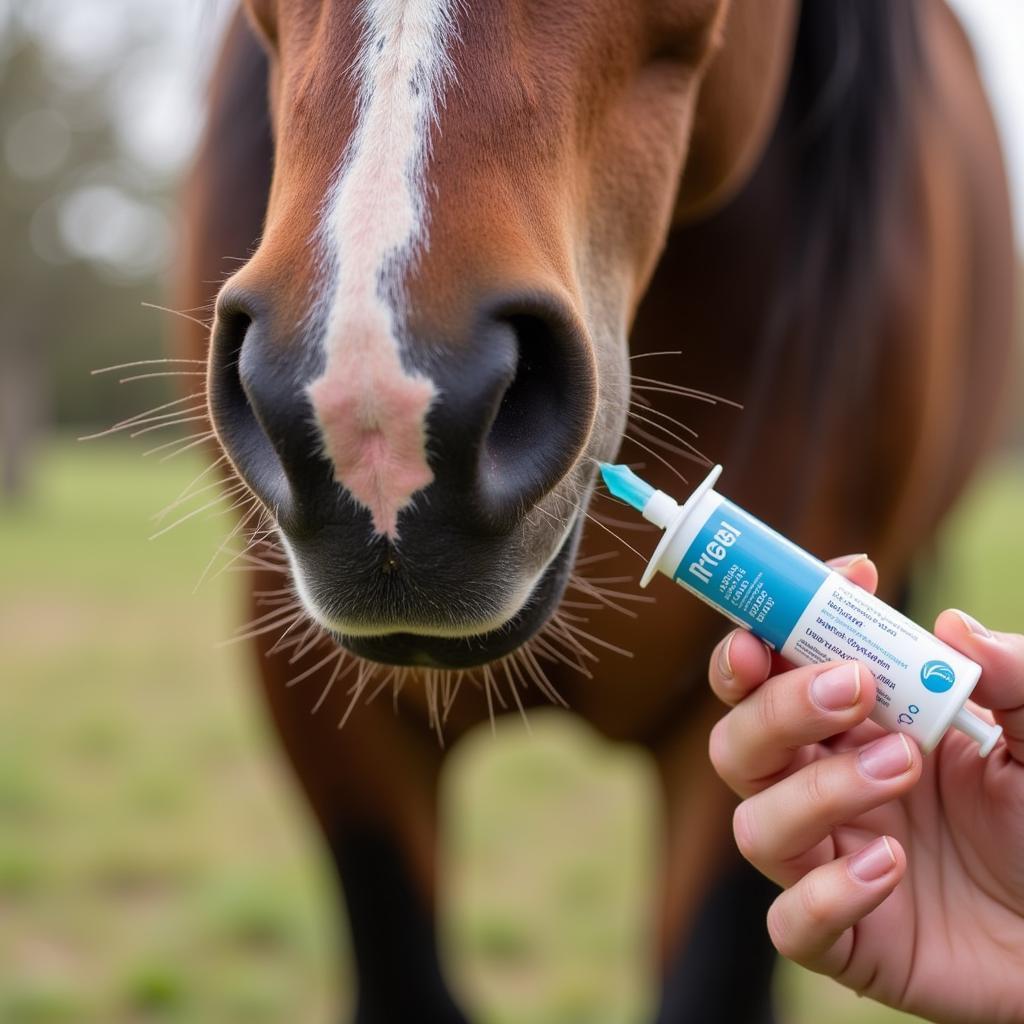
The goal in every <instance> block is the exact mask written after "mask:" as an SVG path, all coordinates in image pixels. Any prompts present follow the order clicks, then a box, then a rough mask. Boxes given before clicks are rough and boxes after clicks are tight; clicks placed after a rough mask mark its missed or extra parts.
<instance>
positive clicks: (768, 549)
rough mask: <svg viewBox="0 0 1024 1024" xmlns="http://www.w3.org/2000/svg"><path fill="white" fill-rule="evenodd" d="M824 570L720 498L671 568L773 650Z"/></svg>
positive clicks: (815, 588) (782, 640)
mask: <svg viewBox="0 0 1024 1024" xmlns="http://www.w3.org/2000/svg"><path fill="white" fill-rule="evenodd" d="M827 576H828V570H827V569H826V568H825V567H824V566H823V565H822V564H821V563H820V562H819V561H818V560H817V559H815V558H812V557H811V556H810V555H808V554H807V553H806V552H804V551H801V550H800V548H798V547H797V546H796V545H795V544H792V543H790V542H789V541H788V540H786V539H785V537H782V536H781V535H779V534H778V533H776V532H775V531H774V530H772V529H770V528H769V527H767V526H765V525H764V523H761V522H759V521H758V520H757V519H755V518H754V517H753V516H750V515H747V513H746V512H744V511H743V510H742V509H741V508H738V507H737V506H736V505H734V504H733V503H732V502H731V501H728V500H727V499H724V498H723V499H722V501H721V502H720V504H719V505H718V507H717V508H716V509H715V511H714V512H713V513H712V515H711V516H710V517H709V518H708V520H707V521H706V522H705V523H704V525H703V526H702V527H701V528H700V530H699V531H698V533H697V536H696V537H695V538H694V540H693V541H692V543H691V544H690V546H689V547H688V548H687V550H686V554H685V555H684V556H683V558H682V561H681V562H680V563H679V565H678V566H677V568H676V570H675V578H676V579H677V580H678V581H679V582H680V583H683V584H684V585H685V586H688V587H689V588H690V589H692V590H694V591H696V592H697V593H698V594H699V595H700V596H701V597H703V598H704V599H705V600H706V601H709V602H710V603H711V604H713V605H715V606H716V607H718V608H720V609H721V610H722V611H724V612H725V613H726V614H727V615H729V617H730V618H732V619H734V620H735V621H737V622H740V623H742V624H743V625H746V626H749V627H750V628H751V629H752V630H753V631H754V632H755V633H757V635H758V636H759V637H761V638H762V639H763V640H766V641H767V642H768V643H769V644H771V645H772V646H773V647H774V648H775V649H776V650H780V649H781V648H782V645H783V644H784V643H785V642H786V638H787V637H788V636H789V635H790V633H792V632H793V629H794V627H795V626H796V624H797V621H798V620H799V618H800V616H801V615H802V614H803V611H804V609H805V608H806V607H807V606H808V604H810V602H811V599H812V598H813V597H814V595H815V594H816V593H817V591H818V590H819V588H820V587H821V585H822V583H824V582H825V578H826V577H827Z"/></svg>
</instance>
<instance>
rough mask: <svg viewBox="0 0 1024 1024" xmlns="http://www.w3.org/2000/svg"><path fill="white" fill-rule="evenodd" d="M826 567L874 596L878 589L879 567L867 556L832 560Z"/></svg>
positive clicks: (850, 556)
mask: <svg viewBox="0 0 1024 1024" xmlns="http://www.w3.org/2000/svg"><path fill="white" fill-rule="evenodd" d="M826 565H828V567H829V568H830V569H834V570H835V571H836V572H837V573H839V575H840V576H845V577H846V578H847V579H848V580H849V581H850V582H851V583H853V584H855V585H856V586H858V587H860V588H861V590H866V591H867V592H868V593H869V594H873V593H874V592H875V591H876V590H877V589H878V567H877V566H876V565H875V563H874V562H872V561H871V559H870V558H868V556H867V555H843V556H842V557H841V558H830V559H829V560H828V562H827V563H826Z"/></svg>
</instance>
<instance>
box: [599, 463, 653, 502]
mask: <svg viewBox="0 0 1024 1024" xmlns="http://www.w3.org/2000/svg"><path fill="white" fill-rule="evenodd" d="M598 465H599V466H600V468H601V476H602V477H603V478H604V482H605V485H606V486H607V488H608V490H609V491H611V493H612V496H613V497H616V498H618V499H619V501H624V502H625V503H626V504H627V505H632V506H633V508H635V509H636V510H637V512H643V510H644V506H645V505H646V504H647V502H648V501H649V500H650V497H651V495H652V494H653V493H654V488H653V487H652V486H651V485H650V484H649V483H647V481H646V480H641V479H640V477H638V476H637V475H636V473H634V472H633V470H631V469H630V468H629V466H613V465H612V464H611V463H610V462H600V463H598Z"/></svg>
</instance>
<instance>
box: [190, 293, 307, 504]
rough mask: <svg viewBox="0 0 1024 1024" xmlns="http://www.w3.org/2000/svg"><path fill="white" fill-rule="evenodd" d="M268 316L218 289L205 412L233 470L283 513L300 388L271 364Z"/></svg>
mask: <svg viewBox="0 0 1024 1024" xmlns="http://www.w3.org/2000/svg"><path fill="white" fill-rule="evenodd" d="M268 320H269V318H268V317H267V315H266V313H265V311H263V310H262V309H261V307H260V304H259V302H258V300H257V299H256V298H255V297H252V296H250V295H248V294H247V293H243V292H241V291H237V290H227V289H225V291H224V292H222V294H221V296H220V298H219V299H218V302H217V318H216V326H215V328H214V332H213V338H212V341H211V346H210V372H209V380H208V385H207V387H208V391H209V402H210V412H211V414H212V417H213V422H214V425H215V427H216V429H217V434H218V436H219V438H220V441H221V444H222V445H223V447H224V449H225V451H226V452H227V454H228V456H229V458H230V459H231V462H232V463H233V465H234V467H235V469H236V470H237V471H238V472H239V473H240V474H241V476H242V477H243V479H244V480H245V482H246V483H247V484H248V485H249V487H250V488H251V489H252V490H253V491H254V492H255V493H256V494H257V495H258V496H259V497H260V499H261V500H262V501H263V502H264V504H266V505H267V506H268V507H270V508H274V509H278V510H281V511H282V513H283V514H287V512H288V510H290V508H291V506H292V493H293V492H292V488H291V486H290V484H289V480H288V474H287V472H286V460H287V452H286V449H287V447H288V443H289V437H290V435H291V433H292V432H291V430H290V429H289V427H290V424H291V423H293V422H294V421H295V420H296V418H297V417H299V416H304V415H305V412H304V410H303V409H300V403H301V397H302V396H301V389H300V387H299V385H298V383H297V382H295V381H294V380H292V377H291V374H290V373H287V372H285V373H281V372H280V368H277V369H275V364H276V363H277V360H275V359H274V358H273V353H272V352H270V351H269V341H270V339H269V337H268V328H269V324H268Z"/></svg>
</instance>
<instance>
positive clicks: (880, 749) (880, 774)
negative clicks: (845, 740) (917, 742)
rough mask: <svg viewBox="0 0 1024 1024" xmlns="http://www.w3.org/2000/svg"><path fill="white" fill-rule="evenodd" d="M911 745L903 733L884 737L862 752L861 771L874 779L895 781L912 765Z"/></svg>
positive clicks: (870, 744)
mask: <svg viewBox="0 0 1024 1024" xmlns="http://www.w3.org/2000/svg"><path fill="white" fill-rule="evenodd" d="M912 760H913V757H912V755H911V753H910V744H909V743H908V742H907V738H906V736H904V735H903V733H901V732H896V733H891V734H890V735H888V736H883V737H882V738H881V739H880V740H875V741H874V742H873V743H869V744H868V745H867V746H866V747H864V748H863V749H862V750H861V752H860V768H861V771H862V772H863V773H864V774H865V775H867V776H868V777H869V778H872V779H894V778H896V776H897V775H902V774H903V773H904V772H905V771H906V770H907V769H908V768H909V767H910V765H911V762H912Z"/></svg>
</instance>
